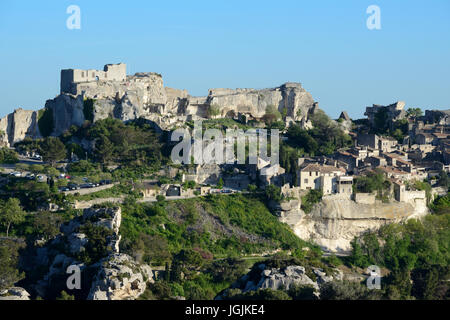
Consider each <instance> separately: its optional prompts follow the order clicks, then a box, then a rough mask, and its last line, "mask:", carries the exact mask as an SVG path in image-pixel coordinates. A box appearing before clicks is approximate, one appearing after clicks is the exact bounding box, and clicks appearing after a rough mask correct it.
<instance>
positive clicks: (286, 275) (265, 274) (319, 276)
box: [216, 263, 343, 300]
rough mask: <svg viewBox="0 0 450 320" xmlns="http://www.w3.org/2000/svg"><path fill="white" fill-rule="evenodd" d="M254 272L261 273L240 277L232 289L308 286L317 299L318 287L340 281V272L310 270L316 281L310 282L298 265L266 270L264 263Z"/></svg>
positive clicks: (301, 267)
mask: <svg viewBox="0 0 450 320" xmlns="http://www.w3.org/2000/svg"><path fill="white" fill-rule="evenodd" d="M256 268H257V269H256V270H257V271H258V272H259V270H261V273H260V274H259V276H257V275H256V276H255V272H254V270H252V271H251V272H250V273H248V274H246V275H244V276H243V277H241V278H240V279H239V280H238V281H236V282H235V283H233V284H232V285H231V288H233V289H236V288H237V289H240V290H242V292H248V291H256V290H259V289H272V290H289V289H290V288H291V287H292V286H294V285H297V286H309V287H312V288H313V289H314V295H315V296H316V297H319V289H320V286H321V285H322V284H324V283H326V282H329V281H333V280H342V277H343V275H342V272H341V271H340V270H338V269H334V270H333V271H332V274H330V275H327V274H326V273H325V272H324V271H323V270H322V269H319V268H312V270H310V271H312V272H313V273H314V274H315V277H316V279H315V280H312V279H311V278H310V277H309V276H308V275H307V274H306V269H305V267H303V266H299V265H288V266H286V267H284V268H268V267H267V266H266V265H265V264H264V263H261V264H259V265H257V266H256ZM226 296H227V290H225V291H224V293H222V294H221V295H219V296H217V297H216V299H217V300H221V299H223V298H224V297H226Z"/></svg>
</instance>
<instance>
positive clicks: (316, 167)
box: [300, 163, 345, 173]
mask: <svg viewBox="0 0 450 320" xmlns="http://www.w3.org/2000/svg"><path fill="white" fill-rule="evenodd" d="M300 170H301V171H304V172H320V173H332V172H338V171H341V172H344V173H345V169H344V168H336V167H333V166H328V165H320V164H315V163H311V164H308V165H307V166H306V167H304V168H302V169H300Z"/></svg>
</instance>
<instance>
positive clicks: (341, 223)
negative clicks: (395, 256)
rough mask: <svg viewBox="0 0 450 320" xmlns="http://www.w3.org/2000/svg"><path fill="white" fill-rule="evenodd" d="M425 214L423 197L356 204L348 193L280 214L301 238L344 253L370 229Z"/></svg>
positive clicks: (325, 198)
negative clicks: (408, 200)
mask: <svg viewBox="0 0 450 320" xmlns="http://www.w3.org/2000/svg"><path fill="white" fill-rule="evenodd" d="M426 214H428V208H427V206H426V203H425V201H424V200H419V199H416V200H411V201H410V202H397V201H392V202H390V203H381V201H380V202H376V203H374V204H363V203H356V202H355V201H353V200H351V199H350V197H349V196H348V195H330V196H325V197H323V199H322V201H321V202H320V203H318V204H316V205H315V206H314V208H313V210H312V211H311V212H310V213H308V214H305V213H304V212H303V211H301V210H297V211H295V212H290V213H289V214H286V215H283V216H282V217H280V220H281V221H282V222H286V223H287V224H289V225H290V226H291V228H292V229H293V231H294V232H295V234H296V235H297V236H299V237H300V238H301V239H305V240H312V241H314V242H315V243H317V244H318V245H320V246H322V247H323V248H325V249H326V250H329V251H332V252H341V253H347V252H348V251H349V250H350V242H351V241H352V240H353V238H354V237H355V236H359V235H361V234H363V233H364V232H367V231H369V230H378V229H379V228H380V227H382V226H383V225H386V224H389V223H398V222H401V221H405V220H407V219H411V218H420V217H422V216H424V215H426Z"/></svg>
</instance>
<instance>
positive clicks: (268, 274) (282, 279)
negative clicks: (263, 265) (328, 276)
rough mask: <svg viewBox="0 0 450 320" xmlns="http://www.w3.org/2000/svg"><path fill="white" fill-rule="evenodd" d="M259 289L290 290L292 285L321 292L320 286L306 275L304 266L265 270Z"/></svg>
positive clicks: (258, 285) (257, 286)
mask: <svg viewBox="0 0 450 320" xmlns="http://www.w3.org/2000/svg"><path fill="white" fill-rule="evenodd" d="M261 275H262V277H261V280H260V281H259V283H258V284H257V285H256V288H257V289H273V290H278V289H282V288H285V289H289V288H290V287H291V286H292V285H306V286H311V287H313V288H314V289H316V290H319V285H318V284H317V283H316V282H314V281H313V280H311V279H310V278H309V277H308V276H307V275H306V273H305V268H304V267H302V266H288V267H286V268H285V269H284V270H281V269H271V270H267V269H266V270H264V271H263V272H262V274H261Z"/></svg>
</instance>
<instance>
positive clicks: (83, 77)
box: [61, 63, 127, 94]
mask: <svg viewBox="0 0 450 320" xmlns="http://www.w3.org/2000/svg"><path fill="white" fill-rule="evenodd" d="M126 78H127V65H126V64H125V63H119V64H107V65H105V66H104V67H103V71H101V70H95V69H89V70H81V69H64V70H61V94H62V93H72V89H73V84H75V83H82V82H95V81H124V80H126Z"/></svg>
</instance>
